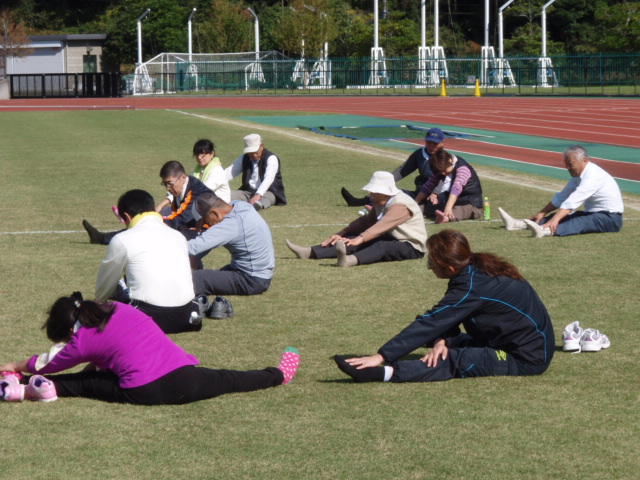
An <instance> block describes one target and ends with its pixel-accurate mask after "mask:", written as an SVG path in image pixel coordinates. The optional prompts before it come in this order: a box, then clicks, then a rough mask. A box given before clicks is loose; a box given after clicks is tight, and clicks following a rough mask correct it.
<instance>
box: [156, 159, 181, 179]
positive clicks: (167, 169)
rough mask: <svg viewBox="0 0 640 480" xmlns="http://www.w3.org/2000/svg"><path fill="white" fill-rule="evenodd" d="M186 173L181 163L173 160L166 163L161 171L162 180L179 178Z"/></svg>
mask: <svg viewBox="0 0 640 480" xmlns="http://www.w3.org/2000/svg"><path fill="white" fill-rule="evenodd" d="M185 173H186V172H185V170H184V167H183V166H182V164H181V163H180V162H178V161H177V160H171V161H170V162H167V163H165V164H164V165H163V166H162V168H161V169H160V178H162V179H163V180H164V179H165V178H169V177H179V176H180V175H183V174H185Z"/></svg>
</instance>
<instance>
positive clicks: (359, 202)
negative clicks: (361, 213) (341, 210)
mask: <svg viewBox="0 0 640 480" xmlns="http://www.w3.org/2000/svg"><path fill="white" fill-rule="evenodd" d="M340 193H341V194H342V198H344V200H345V202H347V205H349V206H350V207H364V206H365V205H366V204H367V199H366V197H365V198H356V197H354V196H353V195H351V194H350V193H349V190H347V189H346V188H344V187H342V190H340Z"/></svg>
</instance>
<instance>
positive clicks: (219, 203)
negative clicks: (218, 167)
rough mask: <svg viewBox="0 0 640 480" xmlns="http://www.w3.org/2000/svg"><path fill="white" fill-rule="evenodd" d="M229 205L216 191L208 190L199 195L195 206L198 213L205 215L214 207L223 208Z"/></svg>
mask: <svg viewBox="0 0 640 480" xmlns="http://www.w3.org/2000/svg"><path fill="white" fill-rule="evenodd" d="M228 205H229V204H228V203H227V202H225V201H224V200H222V199H221V198H220V197H218V196H217V195H216V194H215V193H213V192H211V193H209V192H207V193H203V194H202V195H198V198H196V201H195V204H194V208H195V209H196V211H197V212H198V215H200V216H201V217H204V216H205V215H206V214H207V213H208V212H209V210H211V209H212V208H223V207H225V206H228Z"/></svg>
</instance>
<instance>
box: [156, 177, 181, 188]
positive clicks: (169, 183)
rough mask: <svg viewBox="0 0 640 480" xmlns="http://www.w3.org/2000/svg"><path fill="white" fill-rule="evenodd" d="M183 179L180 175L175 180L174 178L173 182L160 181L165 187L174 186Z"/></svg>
mask: <svg viewBox="0 0 640 480" xmlns="http://www.w3.org/2000/svg"><path fill="white" fill-rule="evenodd" d="M181 179H182V177H178V178H176V179H175V180H172V181H171V182H165V181H162V182H160V185H162V186H163V187H165V188H172V187H173V186H174V185H175V184H176V183H178V182H179V181H180V180H181Z"/></svg>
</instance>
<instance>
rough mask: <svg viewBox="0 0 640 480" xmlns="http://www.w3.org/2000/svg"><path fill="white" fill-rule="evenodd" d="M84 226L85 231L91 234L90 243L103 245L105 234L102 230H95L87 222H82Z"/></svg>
mask: <svg viewBox="0 0 640 480" xmlns="http://www.w3.org/2000/svg"><path fill="white" fill-rule="evenodd" d="M82 226H83V227H84V229H85V230H86V231H87V233H88V234H89V241H90V242H91V243H93V244H97V245H101V244H102V241H103V240H104V233H102V232H101V231H100V230H98V229H97V228H95V227H94V226H93V225H91V224H90V223H89V222H87V221H86V220H82Z"/></svg>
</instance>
